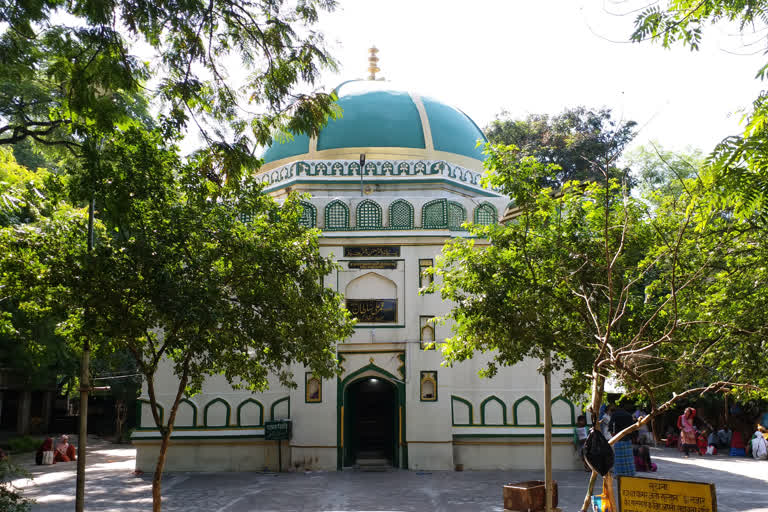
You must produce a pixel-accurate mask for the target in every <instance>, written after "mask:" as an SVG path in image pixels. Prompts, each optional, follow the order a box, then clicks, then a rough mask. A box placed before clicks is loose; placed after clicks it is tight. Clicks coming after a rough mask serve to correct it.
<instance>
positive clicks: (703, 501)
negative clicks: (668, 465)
mask: <svg viewBox="0 0 768 512" xmlns="http://www.w3.org/2000/svg"><path fill="white" fill-rule="evenodd" d="M619 502H620V505H621V507H620V510H621V512H656V511H661V512H717V499H716V498H715V484H705V483H701V482H682V481H680V480H657V479H653V478H635V477H630V476H620V477H619Z"/></svg>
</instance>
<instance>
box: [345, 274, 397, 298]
mask: <svg viewBox="0 0 768 512" xmlns="http://www.w3.org/2000/svg"><path fill="white" fill-rule="evenodd" d="M344 296H345V297H346V298H347V299H394V298H396V297H397V285H396V284H395V282H394V281H392V280H391V279H387V278H386V277H384V276H382V275H379V274H377V273H376V272H368V273H367V274H363V275H362V276H360V277H357V278H355V279H353V280H352V281H350V282H349V284H348V285H347V287H346V289H345V290H344Z"/></svg>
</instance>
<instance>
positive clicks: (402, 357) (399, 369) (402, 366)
mask: <svg viewBox="0 0 768 512" xmlns="http://www.w3.org/2000/svg"><path fill="white" fill-rule="evenodd" d="M397 358H398V359H399V360H400V366H398V367H397V373H399V374H400V379H401V380H405V350H403V351H401V352H400V354H399V355H398V356H397Z"/></svg>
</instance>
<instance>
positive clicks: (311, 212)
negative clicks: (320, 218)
mask: <svg viewBox="0 0 768 512" xmlns="http://www.w3.org/2000/svg"><path fill="white" fill-rule="evenodd" d="M301 208H302V209H301V217H300V218H299V224H301V225H302V226H304V227H305V228H313V227H315V223H316V222H317V209H316V208H315V205H313V204H310V203H307V202H306V201H302V202H301Z"/></svg>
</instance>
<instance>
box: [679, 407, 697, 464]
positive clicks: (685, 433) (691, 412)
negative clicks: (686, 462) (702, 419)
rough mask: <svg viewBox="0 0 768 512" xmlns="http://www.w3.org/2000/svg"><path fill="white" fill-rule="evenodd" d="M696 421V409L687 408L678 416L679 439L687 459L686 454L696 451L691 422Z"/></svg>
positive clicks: (694, 428)
mask: <svg viewBox="0 0 768 512" xmlns="http://www.w3.org/2000/svg"><path fill="white" fill-rule="evenodd" d="M695 419H696V409H694V408H693V407H688V408H686V409H685V412H684V413H683V415H682V416H680V438H681V441H682V444H683V453H685V456H686V457H688V454H689V453H690V452H691V451H693V452H696V451H697V449H698V448H697V446H696V427H694V425H693V421H694V420H695Z"/></svg>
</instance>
